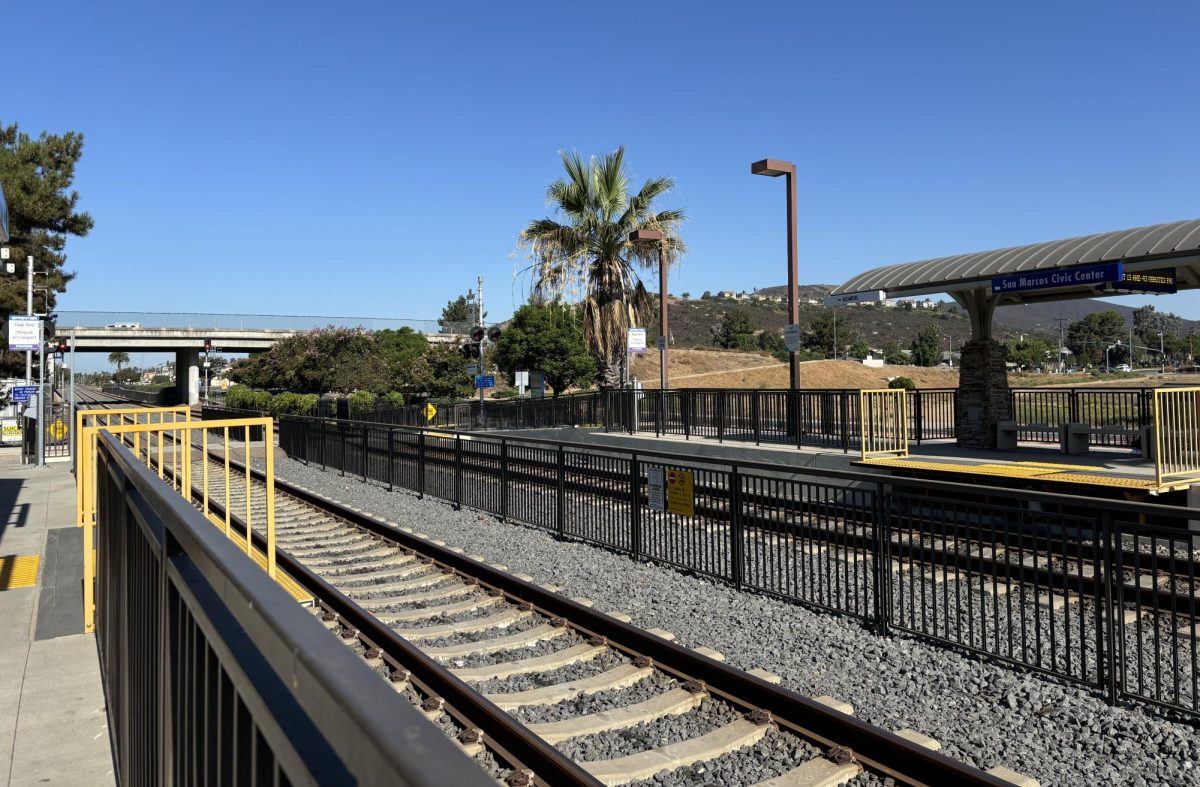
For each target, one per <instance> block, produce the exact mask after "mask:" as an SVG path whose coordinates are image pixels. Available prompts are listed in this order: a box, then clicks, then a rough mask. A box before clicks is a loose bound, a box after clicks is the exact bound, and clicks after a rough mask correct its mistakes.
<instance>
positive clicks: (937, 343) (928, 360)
mask: <svg viewBox="0 0 1200 787" xmlns="http://www.w3.org/2000/svg"><path fill="white" fill-rule="evenodd" d="M911 349H912V363H913V365H915V366H937V365H938V364H939V363H941V361H942V332H941V331H939V330H938V327H937V326H936V325H926V326H925V327H924V328H922V329H921V332H920V333H918V334H917V337H916V338H915V339H913V341H912V348H911Z"/></svg>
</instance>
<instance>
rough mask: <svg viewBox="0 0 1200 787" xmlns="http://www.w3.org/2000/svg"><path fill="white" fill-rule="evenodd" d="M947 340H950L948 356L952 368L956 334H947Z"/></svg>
mask: <svg viewBox="0 0 1200 787" xmlns="http://www.w3.org/2000/svg"><path fill="white" fill-rule="evenodd" d="M946 340H947V341H949V342H950V354H949V355H947V356H946V357H947V358H949V359H950V368H951V369H953V368H954V334H952V333H948V334H946Z"/></svg>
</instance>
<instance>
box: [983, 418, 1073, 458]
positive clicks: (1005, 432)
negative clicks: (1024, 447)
mask: <svg viewBox="0 0 1200 787" xmlns="http://www.w3.org/2000/svg"><path fill="white" fill-rule="evenodd" d="M1027 431H1032V432H1057V431H1059V428H1058V427H1057V426H1051V425H1050V424H1019V423H1017V422H1016V421H999V422H997V423H996V449H997V450H999V451H1015V450H1016V448H1017V434H1018V433H1020V432H1027Z"/></svg>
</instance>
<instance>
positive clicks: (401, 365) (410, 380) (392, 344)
mask: <svg viewBox="0 0 1200 787" xmlns="http://www.w3.org/2000/svg"><path fill="white" fill-rule="evenodd" d="M375 336H376V338H377V339H378V340H379V347H380V351H381V352H382V353H383V357H384V359H385V360H386V361H387V368H388V373H389V374H390V375H391V380H390V383H389V385H390V388H391V390H393V391H397V392H406V393H409V394H413V393H416V394H421V393H424V392H425V391H426V389H427V388H428V387H429V383H430V369H429V363H428V360H427V357H426V356H427V355H428V353H429V341H428V340H427V339H426V338H425V336H424V335H422V334H420V333H417V332H416V331H414V330H413V329H412V328H407V327H406V328H400V329H399V330H391V329H388V330H383V331H376V332H375Z"/></svg>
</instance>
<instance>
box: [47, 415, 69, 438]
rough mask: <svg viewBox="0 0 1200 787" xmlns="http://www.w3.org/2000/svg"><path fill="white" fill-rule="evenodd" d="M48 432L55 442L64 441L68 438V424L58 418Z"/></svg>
mask: <svg viewBox="0 0 1200 787" xmlns="http://www.w3.org/2000/svg"><path fill="white" fill-rule="evenodd" d="M48 431H49V432H50V436H51V437H53V438H54V439H55V440H62V439H63V438H64V437H66V436H67V424H66V422H65V421H63V420H62V419H61V418H56V419H55V420H54V422H53V423H51V424H50V426H49V430H48Z"/></svg>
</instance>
